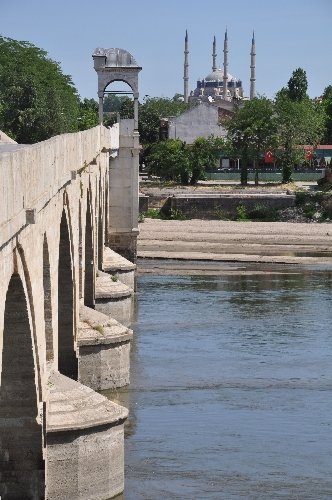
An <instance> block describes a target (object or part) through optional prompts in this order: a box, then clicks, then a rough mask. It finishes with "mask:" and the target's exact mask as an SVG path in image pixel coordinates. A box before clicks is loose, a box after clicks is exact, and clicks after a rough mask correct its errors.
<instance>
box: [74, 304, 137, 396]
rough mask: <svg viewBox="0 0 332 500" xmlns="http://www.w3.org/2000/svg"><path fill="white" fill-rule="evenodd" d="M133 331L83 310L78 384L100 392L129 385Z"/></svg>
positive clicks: (81, 312)
mask: <svg viewBox="0 0 332 500" xmlns="http://www.w3.org/2000/svg"><path fill="white" fill-rule="evenodd" d="M132 337H133V332H132V330H129V329H128V328H126V327H125V326H123V325H121V324H120V323H118V322H117V321H116V320H114V319H112V318H109V316H107V315H105V314H103V313H101V312H98V311H95V310H94V309H90V308H89V307H86V306H81V308H80V323H79V329H78V336H77V346H78V373H79V381H80V382H81V383H83V384H85V385H87V386H88V387H90V388H91V389H94V390H96V391H101V390H105V389H114V388H117V387H123V386H124V385H128V384H129V379H130V340H131V339H132Z"/></svg>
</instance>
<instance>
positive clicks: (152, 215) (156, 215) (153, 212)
mask: <svg viewBox="0 0 332 500" xmlns="http://www.w3.org/2000/svg"><path fill="white" fill-rule="evenodd" d="M143 215H144V217H148V218H149V219H161V215H160V210H159V209H158V208H149V209H148V210H147V211H146V212H144V213H143Z"/></svg>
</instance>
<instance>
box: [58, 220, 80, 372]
mask: <svg viewBox="0 0 332 500" xmlns="http://www.w3.org/2000/svg"><path fill="white" fill-rule="evenodd" d="M58 368H59V372H60V373H62V374H63V375H66V376H67V377H70V378H72V379H74V380H77V376H78V363H77V358H76V353H75V348H74V283H73V269H72V259H71V251H70V239H69V229H68V224H67V218H66V213H65V211H64V210H63V212H62V217H61V224H60V243H59V269H58Z"/></svg>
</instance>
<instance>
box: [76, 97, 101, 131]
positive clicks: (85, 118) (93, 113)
mask: <svg viewBox="0 0 332 500" xmlns="http://www.w3.org/2000/svg"><path fill="white" fill-rule="evenodd" d="M77 119H78V129H79V130H86V129H88V128H92V127H95V126H96V125H98V123H99V117H98V103H97V101H95V99H83V101H82V102H80V107H79V116H78V118H77Z"/></svg>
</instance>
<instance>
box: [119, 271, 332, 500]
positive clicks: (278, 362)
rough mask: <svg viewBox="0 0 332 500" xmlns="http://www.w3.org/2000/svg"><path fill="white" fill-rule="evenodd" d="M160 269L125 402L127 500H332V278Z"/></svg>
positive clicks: (145, 292)
mask: <svg viewBox="0 0 332 500" xmlns="http://www.w3.org/2000/svg"><path fill="white" fill-rule="evenodd" d="M147 265H148V264H146V263H142V266H145V267H146V266H147ZM158 266H159V267H160V269H159V270H157V271H155V272H157V273H158V274H154V272H150V273H149V274H143V275H142V276H141V277H140V278H139V285H138V287H139V294H138V310H137V321H136V323H135V325H134V333H135V340H134V343H133V347H132V360H131V363H132V366H131V385H130V387H129V388H126V389H124V390H121V391H118V393H117V394H116V397H117V398H118V400H119V401H120V402H121V403H122V404H126V405H129V410H130V417H129V419H128V422H127V427H126V439H125V462H126V464H125V477H126V488H125V494H124V498H125V499H126V500H137V499H153V500H157V499H162V498H164V499H205V498H206V499H226V500H228V499H237V498H240V499H242V498H244V499H266V500H267V499H269V500H270V499H301V500H302V499H315V500H316V499H317V500H318V499H319V500H321V499H331V498H332V328H331V323H332V271H331V268H310V267H298V266H291V267H290V266H281V265H279V266H277V265H270V264H264V265H257V264H225V263H220V265H219V267H218V264H214V265H213V266H211V264H209V263H206V264H205V265H204V263H203V264H202V263H199V264H197V266H198V267H199V269H200V271H199V272H196V273H194V272H192V273H191V271H190V269H192V270H195V269H196V267H197V266H196V264H195V263H194V262H193V263H186V266H185V267H186V269H189V271H188V272H187V274H185V275H181V274H172V275H168V274H165V273H164V272H163V271H162V268H163V266H165V269H166V270H167V269H169V268H171V267H172V263H169V262H168V263H163V262H161V263H159V264H158ZM174 266H175V267H176V268H177V269H178V272H179V273H180V272H181V269H180V268H181V264H179V263H177V264H174ZM204 270H205V271H207V272H208V274H204ZM262 271H264V272H262ZM113 399H114V395H113Z"/></svg>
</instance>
